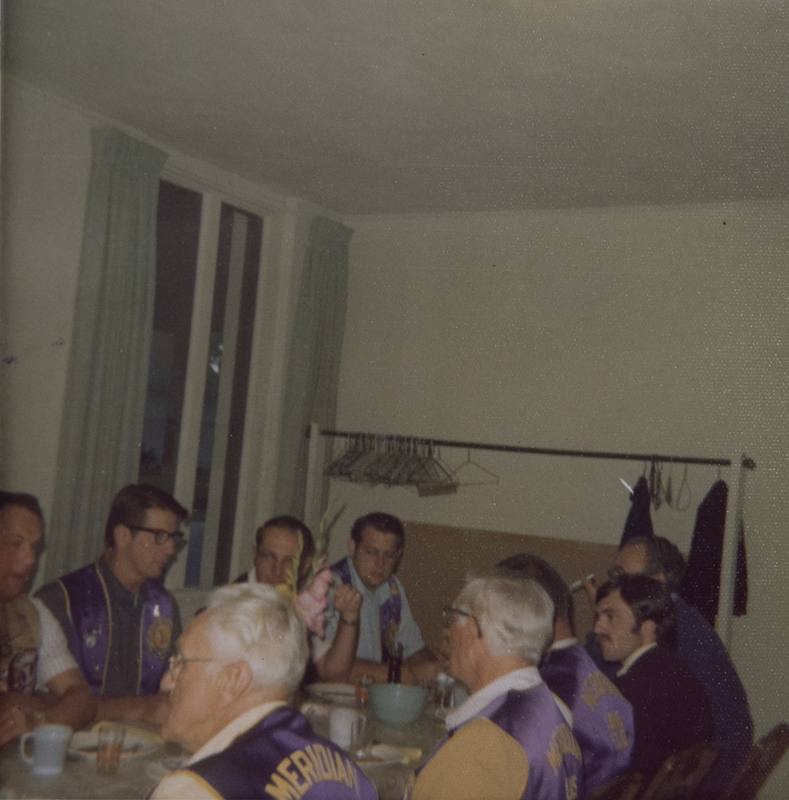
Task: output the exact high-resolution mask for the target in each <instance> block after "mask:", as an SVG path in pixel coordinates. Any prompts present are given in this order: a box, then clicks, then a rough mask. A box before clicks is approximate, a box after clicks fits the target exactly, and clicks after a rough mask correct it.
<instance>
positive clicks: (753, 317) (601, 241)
mask: <svg viewBox="0 0 789 800" xmlns="http://www.w3.org/2000/svg"><path fill="white" fill-rule="evenodd" d="M788 223H789V203H773V204H764V205H756V204H743V205H726V206H710V207H676V208H624V209H605V210H583V211H566V212H534V213H511V214H462V215H461V214H457V215H445V216H414V217H381V218H356V219H353V220H351V221H350V222H349V224H350V225H351V227H353V228H354V229H355V233H354V236H353V239H352V241H351V280H350V297H349V304H348V307H349V311H348V319H347V327H346V339H345V346H344V351H343V364H342V373H341V386H340V402H339V418H338V422H337V427H338V429H340V430H351V431H371V432H378V433H399V434H411V435H420V436H426V437H431V436H432V437H436V438H445V439H455V440H458V439H459V440H465V441H476V442H492V443H500V444H514V445H526V446H537V447H553V448H568V449H589V450H605V451H612V450H614V451H628V452H638V453H659V454H665V455H680V456H683V455H684V456H702V457H723V458H731V457H737V456H738V454H739V453H740V452H746V453H747V454H748V455H749V456H750V457H752V458H754V459H755V461H756V462H757V467H758V468H757V470H756V471H755V472H754V473H753V474H751V475H749V477H748V482H747V492H746V500H745V525H746V535H747V547H748V556H749V570H750V605H749V614H748V616H747V617H744V618H739V619H737V620H735V624H734V633H733V644H732V652H733V656H734V659H735V662H736V664H737V666H738V669H739V671H740V673H741V675H742V677H743V680H744V682H745V684H746V688H747V690H748V693H749V697H750V701H751V705H752V708H753V712H754V716H755V720H756V724H757V729H758V732H759V733H760V734H761V733H764V732H766V731H767V730H768V729H769V728H771V727H772V726H773V725H774V724H776V723H777V722H779V721H781V720H789V692H788V691H787V685H786V681H787V679H786V677H785V674H786V673H785V668H784V664H785V656H786V654H787V652H789V611H787V610H786V608H787V604H786V601H785V595H786V592H785V586H786V582H787V581H786V578H787V574H789V543H788V538H787V536H786V533H785V527H786V522H785V520H787V519H789V498H788V497H787V491H786V490H787V478H789V458H788V453H789V429H788V428H787V414H786V397H787V396H789V377H788V376H789V335H788V334H789V329H788V328H789V317H788V316H787V297H788V296H789V293H788V292H787V289H788V288H789V270H787V253H789V224H788ZM442 456H443V457H444V459H445V460H446V461H448V462H450V464H451V466H456V465H457V464H459V463H460V462H461V461H462V460H464V459H465V458H466V453H465V452H463V451H457V450H449V449H445V450H444V452H443V453H442ZM472 458H474V459H475V460H477V461H479V463H481V464H483V465H484V466H485V467H486V468H488V469H490V470H492V471H494V472H495V473H496V474H497V475H498V476H499V477H500V482H499V483H498V484H497V485H495V486H474V487H467V488H461V489H460V490H459V491H458V493H457V494H456V495H449V496H442V497H435V498H419V497H418V496H417V494H416V492H415V490H413V489H403V488H392V489H385V488H375V489H367V488H364V487H360V486H355V485H351V484H348V483H341V482H338V481H334V482H333V486H332V493H333V497H339V498H341V500H342V502H344V503H346V504H347V508H346V511H345V512H344V514H343V516H342V518H341V519H340V521H339V523H338V525H337V527H336V528H335V531H334V532H333V536H332V548H331V549H332V553H333V554H334V555H337V554H339V553H340V552H341V551H342V550H343V548H344V544H345V539H346V538H347V532H348V529H349V526H350V524H351V522H352V521H353V519H354V518H355V517H356V516H358V515H359V514H362V513H365V512H367V511H370V510H373V509H378V508H380V509H382V510H387V511H390V512H392V513H395V514H398V515H399V516H401V517H402V518H404V519H406V520H414V521H420V522H426V521H432V522H436V523H445V524H452V525H459V526H464V527H470V528H479V529H493V530H501V531H511V532H518V531H520V532H526V533H531V534H535V535H547V536H556V537H567V538H572V539H588V540H593V541H599V542H608V543H612V544H614V543H617V542H618V540H619V537H620V535H621V532H622V528H623V525H624V521H625V517H626V515H627V511H628V509H629V501H628V498H627V493H626V491H625V490H624V488H623V487H622V485H621V483H620V482H619V478H620V477H622V478H624V479H625V480H626V481H627V482H628V483H630V484H631V485H632V484H633V483H634V482H635V481H636V479H637V478H638V476H639V475H641V473H642V471H643V465H642V464H640V463H634V462H605V461H584V460H580V459H570V458H557V457H538V456H531V455H504V454H488V453H483V452H475V453H472ZM717 475H718V471H717V469H716V468H711V467H698V466H692V467H690V468H689V470H688V483H689V487H690V492H691V503H690V507H689V508H688V509H687V510H686V511H684V512H680V511H675V510H670V509H667V508H666V507H665V506H663V507H662V508H661V509H660V510H659V511H658V512H657V513H654V512H653V521H654V524H655V528H656V531H657V533H659V534H662V535H666V536H668V537H669V538H671V539H672V540H674V541H676V542H677V544H678V545H679V546H680V547H682V548H683V549H687V547H688V545H689V541H690V535H691V533H692V529H693V524H694V521H695V511H696V508H697V506H698V503H699V502H700V501H701V500H702V499H703V497H704V495H705V494H706V492H707V490H708V489H709V488H710V486H711V485H712V483H713V482H714V481H715V480H716V478H717ZM722 475H723V477H724V478H726V479H729V480H732V479H733V477H734V476H733V475H732V470H726V469H724V470H723V471H722ZM681 477H682V470H681V469H679V468H674V470H673V474H672V485H673V488H674V493H675V494H676V491H677V488H678V485H679V482H680V480H681ZM683 499H687V498H686V497H683ZM406 552H407V551H406ZM407 557H408V556H407V555H406V558H407ZM480 564H484V542H483V543H481V548H480ZM437 568H440V565H437ZM787 775H789V770H787V768H784V769H783V772H782V773H781V775H780V776H779V777H778V778H776V779H775V781H774V782H773V783H774V784H775V785H777V782H778V781H779V780H781V781H786V778H787ZM776 791H778V790H777V789H776ZM774 796H776V797H778V796H781V797H784V796H785V791H782V792H781V794H780V795H774Z"/></svg>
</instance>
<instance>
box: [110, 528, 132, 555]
mask: <svg viewBox="0 0 789 800" xmlns="http://www.w3.org/2000/svg"><path fill="white" fill-rule="evenodd" d="M133 538H134V533H132V529H131V528H130V527H129V526H128V525H116V526H115V527H114V528H113V529H112V541H113V549H114V550H116V551H118V550H122V549H123V548H125V547H126V546H127V545H128V544H129V542H130V541H131V540H132V539H133Z"/></svg>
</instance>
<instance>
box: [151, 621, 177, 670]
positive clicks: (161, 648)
mask: <svg viewBox="0 0 789 800" xmlns="http://www.w3.org/2000/svg"><path fill="white" fill-rule="evenodd" d="M172 638H173V622H172V620H170V619H167V618H166V617H155V618H154V620H153V622H152V623H151V627H150V628H148V633H147V634H146V636H145V643H146V645H147V646H148V651H149V652H150V654H151V655H152V656H154V657H156V658H160V659H162V660H164V659H165V658H167V656H168V655H170V643H171V642H172Z"/></svg>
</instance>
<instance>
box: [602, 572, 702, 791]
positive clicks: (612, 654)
mask: <svg viewBox="0 0 789 800" xmlns="http://www.w3.org/2000/svg"><path fill="white" fill-rule="evenodd" d="M594 631H595V634H596V635H597V639H598V641H599V643H600V647H601V649H602V651H603V657H604V658H605V659H606V661H618V662H621V664H622V666H621V668H620V669H619V670H618V672H617V673H616V677H615V678H614V683H615V684H616V686H617V688H618V689H619V691H620V692H622V694H623V695H624V696H625V698H626V699H627V700H628V701H629V702H630V704H631V705H632V706H633V717H634V723H635V743H634V745H633V753H632V757H631V765H630V766H631V769H632V770H633V771H635V772H640V773H641V774H642V775H643V776H644V779H645V780H646V781H649V780H650V779H651V778H652V777H653V776H654V775H655V773H656V772H657V771H658V770H659V769H660V767H661V765H662V764H663V762H664V761H665V760H666V759H667V758H668V757H669V756H672V755H675V754H677V753H680V752H682V751H683V750H684V749H685V748H687V747H690V745H692V744H696V743H697V742H706V741H710V740H712V739H713V737H714V731H715V726H714V724H713V720H712V712H711V711H710V703H709V700H708V699H707V695H706V694H705V692H704V688H703V687H702V685H701V683H700V682H699V680H698V678H696V676H695V675H694V674H693V672H692V671H691V669H690V667H688V665H687V664H686V663H685V662H684V661H683V660H682V659H681V658H678V657H677V656H676V655H675V654H674V652H673V649H674V647H675V645H676V621H675V618H674V608H673V605H672V603H671V595H670V594H669V592H668V591H667V589H666V587H665V585H664V584H662V583H661V582H660V581H657V580H655V579H653V578H648V577H647V576H646V575H627V574H622V575H619V576H617V577H616V578H614V579H613V580H611V581H608V582H607V583H604V584H603V585H602V586H601V587H600V588H599V589H598V590H597V619H596V621H595V627H594Z"/></svg>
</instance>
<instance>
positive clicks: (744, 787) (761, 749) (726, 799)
mask: <svg viewBox="0 0 789 800" xmlns="http://www.w3.org/2000/svg"><path fill="white" fill-rule="evenodd" d="M787 749H789V725H787V724H786V723H785V722H781V723H779V724H778V725H776V726H775V727H774V728H773V729H772V730H771V731H770V732H769V733H766V734H765V735H764V736H762V738H761V739H759V741H758V742H756V744H754V746H753V747H752V748H751V752H750V753H749V755H748V758H747V759H745V763H744V764H743V765H742V767H740V771H739V772H738V773H737V774H736V775H735V776H734V780H733V781H732V782H731V783H730V784H729V785H728V787H727V788H726V789H725V790H724V792H723V794H721V796H720V800H754V798H755V797H756V795H757V793H758V792H759V789H761V788H762V786H763V785H764V783H765V781H766V780H767V778H769V777H770V773H772V771H773V770H774V769H775V768H776V766H777V765H778V762H779V761H780V760H781V759H782V758H783V755H784V753H785V752H786V751H787Z"/></svg>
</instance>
